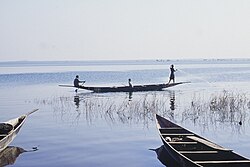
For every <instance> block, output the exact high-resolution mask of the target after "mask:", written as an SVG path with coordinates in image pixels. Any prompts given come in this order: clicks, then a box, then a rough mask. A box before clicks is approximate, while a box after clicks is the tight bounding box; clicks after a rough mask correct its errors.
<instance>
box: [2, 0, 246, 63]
mask: <svg viewBox="0 0 250 167" xmlns="http://www.w3.org/2000/svg"><path fill="white" fill-rule="evenodd" d="M249 7H250V1H249V0H220V1H218V0H203V1H200V0H188V1H187V0H105V1H104V0H71V1H69V0H60V1H59V0H42V1H34V0H23V1H18V0H12V1H0V61H8V60H107V59H118V60H121V59H122V60H126V59H181V58H237V57H238V58H250V19H249V16H250V10H249Z"/></svg>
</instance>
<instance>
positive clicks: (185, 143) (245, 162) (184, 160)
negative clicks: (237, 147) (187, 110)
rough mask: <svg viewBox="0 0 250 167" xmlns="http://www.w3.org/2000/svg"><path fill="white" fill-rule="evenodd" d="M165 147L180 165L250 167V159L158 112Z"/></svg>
mask: <svg viewBox="0 0 250 167" xmlns="http://www.w3.org/2000/svg"><path fill="white" fill-rule="evenodd" d="M156 125H157V129H158V132H159V135H160V137H161V140H162V142H163V144H164V148H165V150H166V152H167V154H168V155H169V157H171V159H173V161H175V163H177V164H178V165H179V166H180V167H222V166H223V167H250V160H249V159H248V158H245V157H243V156H241V155H239V154H237V153H235V152H233V151H232V150H230V149H227V148H224V147H222V146H220V145H218V144H215V143H213V142H211V141H209V140H208V139H205V138H203V137H201V136H199V135H197V134H195V133H193V132H191V131H189V130H187V129H185V128H182V127H181V126H179V125H177V124H175V123H173V122H171V121H169V120H167V119H165V118H163V117H161V116H159V115H157V114H156Z"/></svg>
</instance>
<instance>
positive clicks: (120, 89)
mask: <svg viewBox="0 0 250 167" xmlns="http://www.w3.org/2000/svg"><path fill="white" fill-rule="evenodd" d="M184 83H189V82H176V83H170V84H148V85H134V86H132V87H130V86H117V87H116V86H113V87H108V86H104V87H101V86H99V87H98V86H78V87H75V86H72V85H59V86H62V87H75V88H79V89H85V90H90V91H93V92H97V93H102V92H142V91H162V90H163V89H165V88H169V87H173V86H176V85H180V84H184Z"/></svg>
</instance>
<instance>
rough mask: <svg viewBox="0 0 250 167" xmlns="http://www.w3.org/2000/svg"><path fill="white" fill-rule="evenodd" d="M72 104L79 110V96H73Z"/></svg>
mask: <svg viewBox="0 0 250 167" xmlns="http://www.w3.org/2000/svg"><path fill="white" fill-rule="evenodd" d="M74 102H75V105H76V108H79V104H80V98H79V96H74Z"/></svg>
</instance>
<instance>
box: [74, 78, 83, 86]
mask: <svg viewBox="0 0 250 167" xmlns="http://www.w3.org/2000/svg"><path fill="white" fill-rule="evenodd" d="M80 83H85V81H80V80H79V76H78V75H76V77H75V79H74V86H75V87H79V86H80V85H79V84H80Z"/></svg>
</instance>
